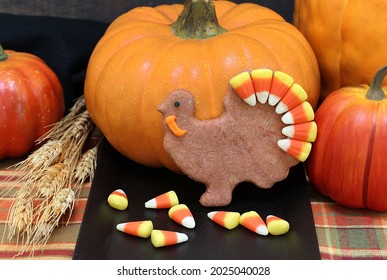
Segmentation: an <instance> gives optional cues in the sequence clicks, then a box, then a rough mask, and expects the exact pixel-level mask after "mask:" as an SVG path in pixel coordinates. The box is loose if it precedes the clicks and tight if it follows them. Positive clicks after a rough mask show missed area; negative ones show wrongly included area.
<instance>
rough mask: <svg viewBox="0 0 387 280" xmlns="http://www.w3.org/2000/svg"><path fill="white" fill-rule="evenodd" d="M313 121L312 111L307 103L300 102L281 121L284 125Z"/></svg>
mask: <svg viewBox="0 0 387 280" xmlns="http://www.w3.org/2000/svg"><path fill="white" fill-rule="evenodd" d="M313 119H314V111H313V108H312V106H311V105H310V103H309V102H306V101H304V102H302V103H301V104H299V105H298V106H296V107H294V108H293V109H291V110H290V111H288V112H287V113H286V114H285V115H283V116H282V118H281V120H282V122H283V123H284V124H295V123H303V122H308V121H312V120H313Z"/></svg>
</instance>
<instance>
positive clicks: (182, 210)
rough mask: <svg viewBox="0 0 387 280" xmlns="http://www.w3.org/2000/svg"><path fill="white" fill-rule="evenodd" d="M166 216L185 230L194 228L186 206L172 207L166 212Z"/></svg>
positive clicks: (193, 222)
mask: <svg viewBox="0 0 387 280" xmlns="http://www.w3.org/2000/svg"><path fill="white" fill-rule="evenodd" d="M168 216H169V217H170V218H171V219H172V220H174V221H175V222H177V223H179V224H181V225H182V226H184V227H186V228H194V227H195V219H194V218H193V216H192V213H191V211H190V210H189V209H188V207H187V205H185V204H179V205H175V206H173V207H172V208H171V209H169V211H168Z"/></svg>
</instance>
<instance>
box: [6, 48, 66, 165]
mask: <svg viewBox="0 0 387 280" xmlns="http://www.w3.org/2000/svg"><path fill="white" fill-rule="evenodd" d="M64 109H65V107H64V96H63V89H62V85H61V83H60V81H59V79H58V77H57V76H56V74H55V73H54V71H53V70H52V69H51V68H50V67H49V66H48V65H47V64H46V63H45V62H44V61H43V60H42V59H40V58H39V57H37V56H35V55H33V54H29V53H24V52H17V51H12V50H3V48H2V47H1V46H0V159H3V158H7V157H20V156H22V155H24V154H26V153H27V152H29V151H30V150H31V149H33V148H34V147H35V140H36V139H37V138H39V137H40V136H42V135H43V134H44V133H45V132H47V131H48V130H49V126H50V125H52V124H53V123H55V122H58V121H59V120H60V119H61V118H62V117H63V114H64Z"/></svg>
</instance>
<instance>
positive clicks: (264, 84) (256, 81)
mask: <svg viewBox="0 0 387 280" xmlns="http://www.w3.org/2000/svg"><path fill="white" fill-rule="evenodd" d="M272 78H273V71H272V70H271V69H267V68H261V69H255V70H253V71H251V79H252V81H253V85H254V90H255V95H256V96H257V99H258V101H259V102H260V103H261V104H265V103H266V102H267V99H268V98H269V93H270V87H271V79H272Z"/></svg>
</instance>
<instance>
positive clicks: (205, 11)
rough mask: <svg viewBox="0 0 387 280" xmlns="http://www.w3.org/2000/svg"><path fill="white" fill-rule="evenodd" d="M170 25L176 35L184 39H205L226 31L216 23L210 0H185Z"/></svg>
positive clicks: (213, 8) (213, 6)
mask: <svg viewBox="0 0 387 280" xmlns="http://www.w3.org/2000/svg"><path fill="white" fill-rule="evenodd" d="M171 27H172V29H173V31H174V33H175V35H176V36H179V37H181V38H184V39H206V38H208V37H213V36H216V35H218V34H222V33H224V32H226V31H227V30H226V29H224V28H223V27H221V26H220V25H219V23H218V19H217V17H216V12H215V5H214V3H213V2H212V0H185V2H184V8H183V11H182V12H181V14H180V15H179V17H178V19H177V21H176V22H174V23H173V24H172V25H171Z"/></svg>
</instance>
